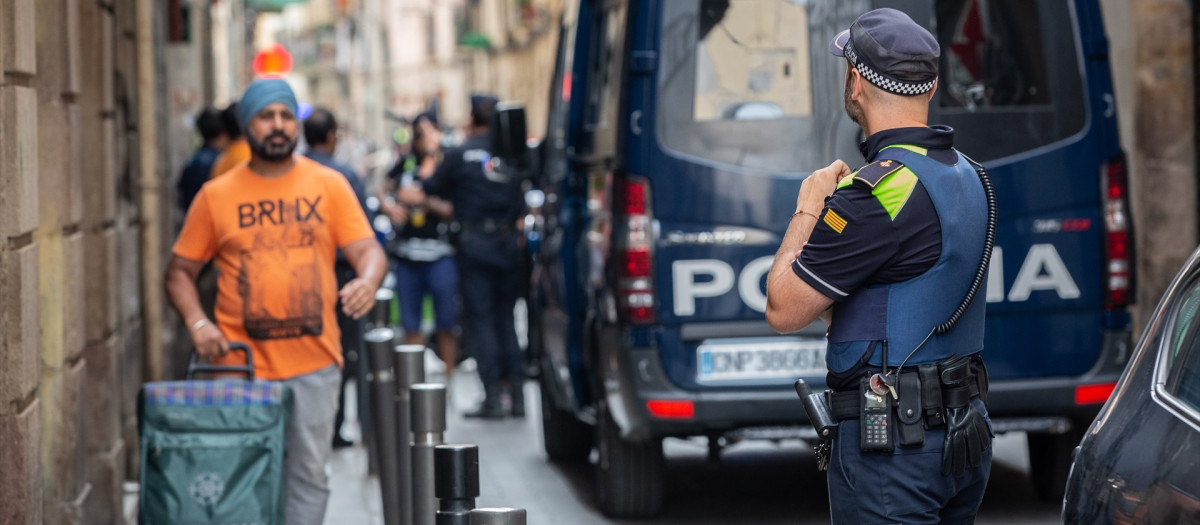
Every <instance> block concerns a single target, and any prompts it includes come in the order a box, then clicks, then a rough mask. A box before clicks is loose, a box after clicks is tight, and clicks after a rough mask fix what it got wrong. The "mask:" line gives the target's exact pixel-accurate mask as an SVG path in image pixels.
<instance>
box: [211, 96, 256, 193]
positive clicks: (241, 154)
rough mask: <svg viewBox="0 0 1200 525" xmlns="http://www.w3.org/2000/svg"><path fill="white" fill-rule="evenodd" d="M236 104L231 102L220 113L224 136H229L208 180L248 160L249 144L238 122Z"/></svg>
mask: <svg viewBox="0 0 1200 525" xmlns="http://www.w3.org/2000/svg"><path fill="white" fill-rule="evenodd" d="M237 107H238V103H237V102H233V103H231V104H229V105H228V106H226V107H225V110H224V111H222V112H221V122H223V123H224V124H225V134H226V135H228V136H229V145H228V146H227V147H226V148H225V150H224V151H222V152H221V156H220V157H218V158H217V162H216V164H213V169H212V173H211V174H209V176H208V178H210V179H215V178H217V177H220V176H221V175H224V174H225V173H227V172H229V170H231V169H233V168H235V167H237V166H238V165H240V164H242V163H245V162H247V161H249V160H250V143H249V142H247V141H246V138H245V137H244V136H242V135H243V131H244V130H243V129H242V124H241V121H239V120H238V109H237Z"/></svg>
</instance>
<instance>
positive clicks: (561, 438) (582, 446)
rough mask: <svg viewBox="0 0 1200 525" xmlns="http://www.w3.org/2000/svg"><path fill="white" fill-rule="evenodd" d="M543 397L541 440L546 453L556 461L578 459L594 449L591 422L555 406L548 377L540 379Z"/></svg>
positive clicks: (574, 461) (584, 459)
mask: <svg viewBox="0 0 1200 525" xmlns="http://www.w3.org/2000/svg"><path fill="white" fill-rule="evenodd" d="M538 387H539V388H538V390H539V391H541V398H542V442H543V443H544V444H545V447H546V455H547V456H549V457H550V461H553V462H555V463H579V462H583V461H586V460H587V457H588V455H589V454H591V452H592V443H593V439H594V438H595V435H594V434H593V432H592V427H591V425H588V424H587V423H584V422H582V421H580V420H579V418H576V417H575V414H572V413H570V412H568V411H566V410H562V409H560V408H558V407H556V406H554V400H553V399H550V393H549V391H548V389H547V388H546V384H545V378H544V377H543V379H542V380H541V381H539V384H538Z"/></svg>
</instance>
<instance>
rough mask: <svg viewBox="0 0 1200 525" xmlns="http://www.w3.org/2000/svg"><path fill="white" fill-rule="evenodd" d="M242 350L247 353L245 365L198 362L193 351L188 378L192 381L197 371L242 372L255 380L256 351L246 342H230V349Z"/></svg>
mask: <svg viewBox="0 0 1200 525" xmlns="http://www.w3.org/2000/svg"><path fill="white" fill-rule="evenodd" d="M235 350H237V351H241V352H242V353H244V354H246V364H245V365H243V366H237V365H213V364H207V363H197V362H196V352H195V350H193V351H192V353H191V355H190V356H188V367H187V379H188V380H189V381H190V380H191V379H192V376H193V375H195V374H196V373H221V372H242V373H244V374H246V377H247V378H248V379H249V380H251V381H253V380H254V352H251V351H250V347H249V346H247V345H246V343H238V342H231V343H229V351H230V352H233V351H235Z"/></svg>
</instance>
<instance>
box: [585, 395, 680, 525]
mask: <svg viewBox="0 0 1200 525" xmlns="http://www.w3.org/2000/svg"><path fill="white" fill-rule="evenodd" d="M598 419H599V420H600V421H599V424H597V425H596V427H597V428H596V445H597V448H598V449H599V451H600V459H599V461H597V463H596V506H597V507H599V508H600V512H603V513H604V515H605V516H608V517H610V518H646V517H651V516H654V515H655V514H658V512H659V511H660V510H662V502H663V490H664V487H663V485H664V478H665V474H666V465H665V460H664V459H663V449H662V440H661V439H650V440H647V441H637V442H633V441H625V440H623V439H621V433H620V430H618V429H617V425H616V423H614V422H613V420H612V416H610V415H609V414H608V411H607V410H605V409H603V408H602V409H601V411H600V417H599V418H598Z"/></svg>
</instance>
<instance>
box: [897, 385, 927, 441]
mask: <svg viewBox="0 0 1200 525" xmlns="http://www.w3.org/2000/svg"><path fill="white" fill-rule="evenodd" d="M896 390H897V394H898V395H899V396H900V399H899V401H898V402H897V405H896V422H898V423H900V424H899V425H897V427H898V428H897V430H898V432H897V434H898V437H899V440H900V446H903V447H915V446H921V445H924V444H925V426H924V423H922V419H924V418H923V417H921V416H923V415H924V412H923V410H922V407H921V380H920V377H919V376H918V375H917V374H915V373H911V372H909V373H903V374H900V378H899V379H898V380H897V382H896Z"/></svg>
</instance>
